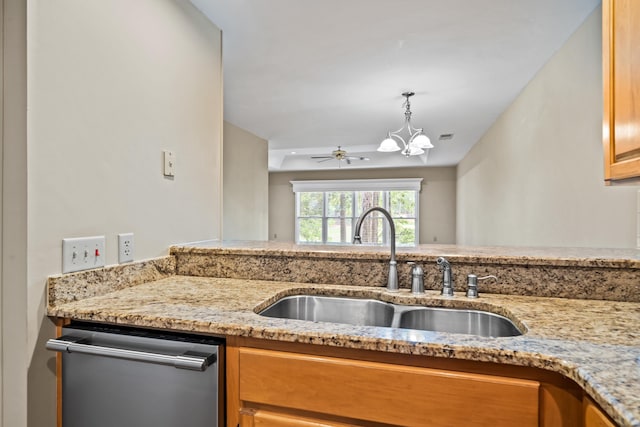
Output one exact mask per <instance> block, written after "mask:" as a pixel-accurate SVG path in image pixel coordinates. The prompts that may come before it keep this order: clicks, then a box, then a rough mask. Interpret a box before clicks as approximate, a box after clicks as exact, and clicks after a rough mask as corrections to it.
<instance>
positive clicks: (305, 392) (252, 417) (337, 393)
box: [227, 339, 583, 427]
mask: <svg viewBox="0 0 640 427" xmlns="http://www.w3.org/2000/svg"><path fill="white" fill-rule="evenodd" d="M260 341H261V340H251V339H249V341H247V344H248V345H238V346H235V345H234V343H233V342H231V343H230V342H227V345H228V346H227V404H228V406H227V425H228V426H229V427H235V426H237V425H240V426H242V427H254V426H256V427H258V426H265V427H266V426H270V427H289V426H310V427H311V426H316V427H320V426H327V427H328V426H331V427H344V426H355V425H359V426H362V425H402V426H425V425H428V426H455V425H469V426H491V427H499V426H514V425H517V426H519V427H520V426H521V427H525V426H532V427H533V426H536V427H537V426H546V427H549V426H554V427H556V426H557V427H569V426H571V427H580V426H582V424H583V416H582V411H583V407H582V391H581V390H580V389H579V388H578V387H577V386H576V385H575V384H574V383H572V382H570V381H568V380H560V379H559V376H557V375H555V374H552V373H542V372H537V370H532V369H531V368H522V369H520V368H516V367H506V366H502V365H496V364H487V363H485V364H483V363H480V362H468V361H455V360H443V359H440V360H437V359H434V358H425V357H416V356H408V355H397V354H382V353H378V352H371V351H365V350H348V349H336V348H333V349H331V348H329V349H327V348H326V347H323V346H314V345H303V344H296V345H293V344H283V343H281V344H283V345H279V344H278V343H274V342H270V343H264V342H260ZM263 344H264V347H265V348H260V347H261V346H262V345H263ZM343 356H344V357H343ZM405 361H406V364H405V363H404V362H405ZM424 361H428V362H425V363H423V362H424ZM421 364H422V366H421ZM484 365H486V367H485V366H484ZM534 371H535V372H534ZM554 375H555V376H554Z"/></svg>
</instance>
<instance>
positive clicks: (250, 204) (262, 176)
mask: <svg viewBox="0 0 640 427" xmlns="http://www.w3.org/2000/svg"><path fill="white" fill-rule="evenodd" d="M223 145H224V156H223V157H224V178H223V182H224V185H223V202H222V206H223V215H222V218H223V227H222V235H223V238H224V240H268V238H269V221H268V215H269V171H268V170H267V164H268V156H267V148H268V145H267V141H266V140H264V139H262V138H258V137H257V136H255V135H254V134H252V133H249V132H247V131H245V130H244V129H241V128H239V127H237V126H234V125H233V124H231V123H229V122H224V144H223Z"/></svg>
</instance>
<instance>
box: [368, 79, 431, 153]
mask: <svg viewBox="0 0 640 427" xmlns="http://www.w3.org/2000/svg"><path fill="white" fill-rule="evenodd" d="M413 95H415V93H414V92H404V93H403V94H402V96H404V97H405V98H407V100H406V101H405V102H404V104H402V106H403V107H405V111H404V125H402V127H401V128H400V129H398V130H397V131H395V132H389V133H388V134H387V137H386V138H385V139H384V141H382V142H381V143H380V146H379V147H378V151H381V152H384V153H390V152H394V151H400V150H402V151H400V154H402V155H404V156H407V157H409V156H419V155H420V154H424V153H425V150H428V149H430V148H433V144H431V140H430V139H429V137H428V136H427V135H425V134H424V131H423V129H422V128H420V129H417V128H414V127H413V126H412V125H411V102H409V98H410V97H412V96H413ZM403 131H404V132H406V133H408V134H409V136H408V138H407V139H406V140H405V139H404V138H403V137H402V135H401V133H402V132H403ZM398 141H399V142H401V143H402V146H403V147H402V148H401V147H400V146H399V145H398Z"/></svg>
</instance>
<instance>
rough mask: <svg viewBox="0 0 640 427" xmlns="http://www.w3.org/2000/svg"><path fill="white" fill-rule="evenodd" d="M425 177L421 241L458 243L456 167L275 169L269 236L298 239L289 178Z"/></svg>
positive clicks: (272, 182)
mask: <svg viewBox="0 0 640 427" xmlns="http://www.w3.org/2000/svg"><path fill="white" fill-rule="evenodd" d="M368 178H382V179H384V178H389V179H391V178H423V181H422V191H421V192H420V243H434V241H435V242H437V243H455V240H456V236H455V230H456V224H455V217H456V172H455V168H453V167H449V168H403V169H395V168H393V169H392V168H390V169H370V170H366V169H365V170H363V169H357V170H332V171H326V172H324V171H313V172H272V173H270V174H269V239H270V240H279V241H291V242H292V241H295V196H294V193H293V190H292V188H291V184H290V183H289V181H296V180H300V181H302V180H319V179H368Z"/></svg>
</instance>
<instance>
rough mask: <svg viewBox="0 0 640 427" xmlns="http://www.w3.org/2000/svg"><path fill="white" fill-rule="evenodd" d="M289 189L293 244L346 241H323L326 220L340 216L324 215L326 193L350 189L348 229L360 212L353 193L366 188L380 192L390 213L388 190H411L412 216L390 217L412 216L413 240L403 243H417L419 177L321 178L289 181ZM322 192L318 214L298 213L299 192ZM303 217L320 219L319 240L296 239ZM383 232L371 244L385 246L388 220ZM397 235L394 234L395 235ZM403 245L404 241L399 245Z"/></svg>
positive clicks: (335, 243) (387, 241)
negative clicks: (291, 204) (292, 213)
mask: <svg viewBox="0 0 640 427" xmlns="http://www.w3.org/2000/svg"><path fill="white" fill-rule="evenodd" d="M290 183H291V185H292V189H293V192H294V194H295V212H294V221H295V241H296V244H305V245H349V244H350V243H349V242H348V241H347V242H327V240H328V237H329V236H328V234H329V233H328V229H329V227H328V222H329V221H328V220H329V219H336V218H340V217H338V216H331V217H329V216H327V213H328V203H327V200H328V193H331V192H350V193H351V211H352V212H351V217H345V218H350V221H351V227H350V228H351V231H352V232H353V227H354V226H355V223H356V221H357V220H358V217H359V216H360V213H359V212H356V211H357V207H358V206H357V193H358V192H366V191H377V192H381V193H382V197H383V203H382V205H383V206H382V207H383V208H385V209H386V210H388V211H389V213H391V206H390V204H391V197H390V192H391V191H414V192H415V193H414V197H415V201H414V206H415V209H414V215H415V216H413V217H393V216H392V218H393V219H394V221H395V220H397V219H412V220H413V221H414V223H415V228H414V244H413V245H406V246H407V247H410V246H417V245H419V244H420V191H421V189H422V178H402V179H357V180H321V181H290ZM313 192H317V193H322V217H321V218H320V217H317V216H300V215H299V214H300V194H301V193H313ZM301 218H302V219H305V218H320V219H321V227H322V231H321V239H322V241H321V242H306V241H305V242H301V241H300V219H301ZM382 224H383V233H382V242H381V243H380V244H379V245H378V244H371V245H375V246H385V245H388V244H389V233H390V230H389V223H388V221H384V220H383V221H382ZM396 237H397V235H396ZM403 246H404V245H403Z"/></svg>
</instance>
